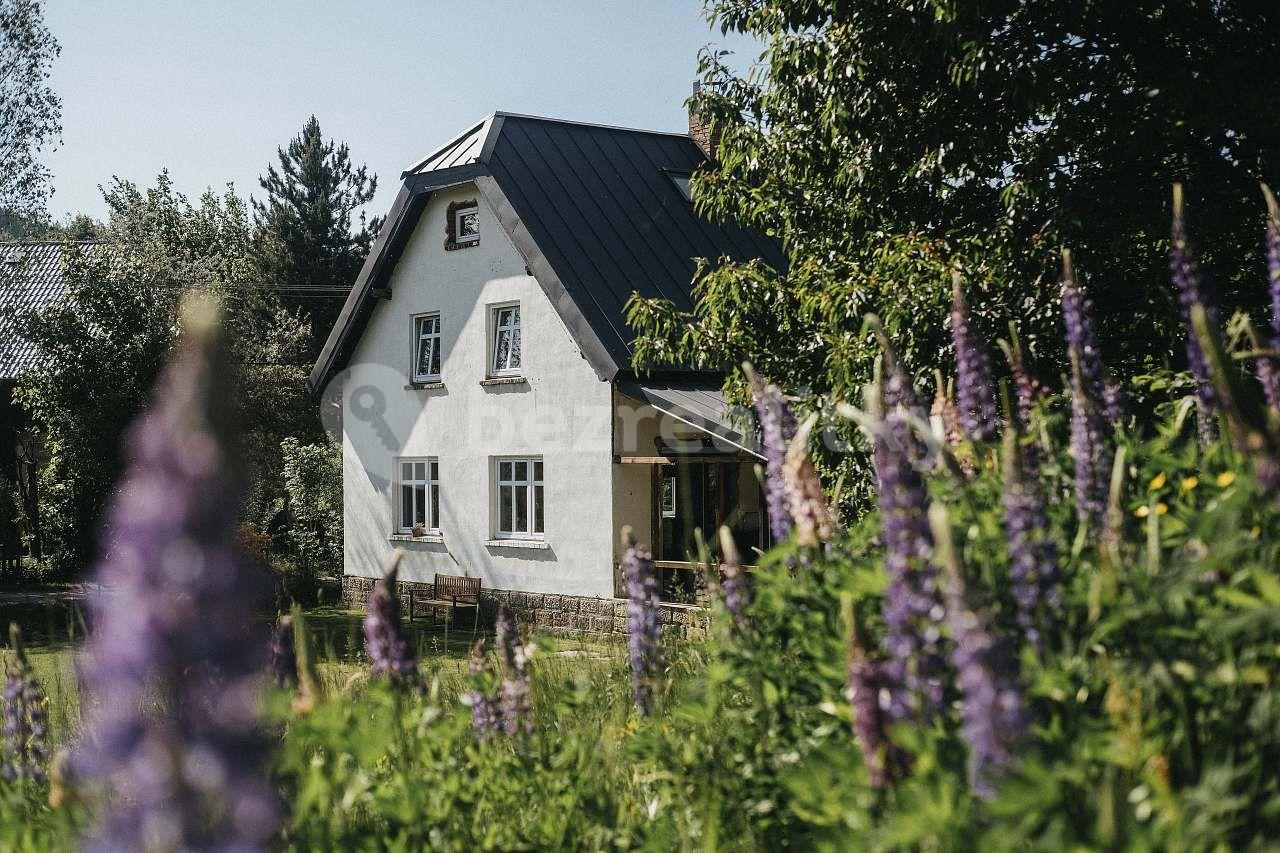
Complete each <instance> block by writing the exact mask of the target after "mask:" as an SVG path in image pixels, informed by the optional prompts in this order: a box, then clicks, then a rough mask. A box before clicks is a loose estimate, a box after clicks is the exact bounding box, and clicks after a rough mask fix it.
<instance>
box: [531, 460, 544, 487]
mask: <svg viewBox="0 0 1280 853" xmlns="http://www.w3.org/2000/svg"><path fill="white" fill-rule="evenodd" d="M533 479H535V480H537V481H538V482H539V483H541V482H542V460H541V459H539V460H536V461H535V462H534V463H533Z"/></svg>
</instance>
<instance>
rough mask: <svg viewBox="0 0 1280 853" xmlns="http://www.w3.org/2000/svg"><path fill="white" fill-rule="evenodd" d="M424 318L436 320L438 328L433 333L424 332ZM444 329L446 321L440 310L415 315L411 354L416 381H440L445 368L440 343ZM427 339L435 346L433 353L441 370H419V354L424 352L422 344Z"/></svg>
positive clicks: (414, 379)
mask: <svg viewBox="0 0 1280 853" xmlns="http://www.w3.org/2000/svg"><path fill="white" fill-rule="evenodd" d="M423 320H435V321H436V330H435V332H434V333H433V334H428V335H424V334H422V321H423ZM443 331H444V321H443V320H442V319H441V317H440V312H439V311H428V312H426V313H424V314H414V315H413V352H412V354H411V357H412V358H413V362H412V372H413V381H414V382H439V381H440V377H441V375H442V373H441V372H442V371H443V370H444V353H442V352H441V351H440V344H441V341H442V333H443ZM425 340H431V341H432V345H433V346H434V347H435V352H434V353H433V355H435V356H436V360H437V361H439V362H440V371H437V372H436V373H419V372H418V365H419V364H421V363H422V362H421V359H420V357H419V356H421V354H422V344H423V341H425Z"/></svg>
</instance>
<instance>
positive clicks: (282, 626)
mask: <svg viewBox="0 0 1280 853" xmlns="http://www.w3.org/2000/svg"><path fill="white" fill-rule="evenodd" d="M269 652H270V661H269V667H270V670H271V678H272V679H273V680H274V681H275V683H276V686H277V687H289V688H291V687H295V686H297V684H298V657H297V655H296V654H295V653H294V650H293V617H291V616H289V614H287V613H286V614H283V615H281V616H280V618H279V619H277V620H276V624H275V629H274V630H273V631H272V633H271V646H270V648H269Z"/></svg>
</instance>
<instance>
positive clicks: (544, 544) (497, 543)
mask: <svg viewBox="0 0 1280 853" xmlns="http://www.w3.org/2000/svg"><path fill="white" fill-rule="evenodd" d="M484 544H485V546H486V547H489V548H535V549H538V550H542V551H545V550H548V549H549V548H550V547H551V543H550V542H548V541H547V540H545V539H490V540H489V541H488V542H486V543H484Z"/></svg>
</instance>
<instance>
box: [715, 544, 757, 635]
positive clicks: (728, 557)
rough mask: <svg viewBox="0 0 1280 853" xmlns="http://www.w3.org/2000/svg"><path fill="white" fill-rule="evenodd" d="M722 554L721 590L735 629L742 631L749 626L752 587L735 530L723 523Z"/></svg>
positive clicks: (726, 609) (725, 606) (725, 607)
mask: <svg viewBox="0 0 1280 853" xmlns="http://www.w3.org/2000/svg"><path fill="white" fill-rule="evenodd" d="M720 556H721V563H720V592H721V595H722V596H723V597H724V609H725V612H727V613H728V614H729V621H730V623H731V624H732V626H733V629H734V631H737V632H742V631H744V630H745V629H746V627H747V608H748V607H750V606H751V588H750V586H748V584H747V576H746V572H744V571H743V569H742V556H741V555H740V554H739V553H738V544H737V543H736V542H734V541H733V532H732V531H731V530H729V528H728V527H725V526H723V525H722V526H721V527H720Z"/></svg>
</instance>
